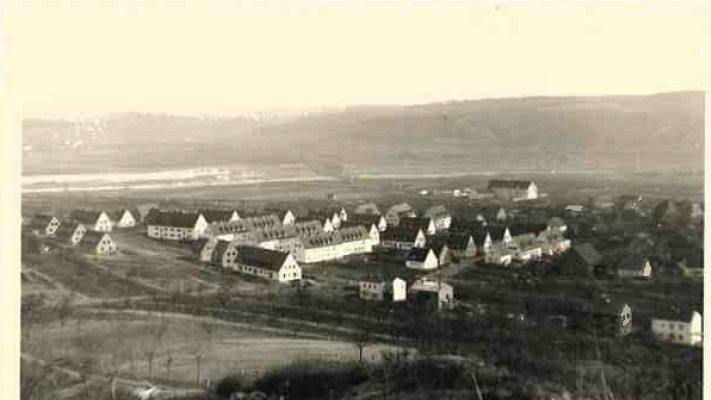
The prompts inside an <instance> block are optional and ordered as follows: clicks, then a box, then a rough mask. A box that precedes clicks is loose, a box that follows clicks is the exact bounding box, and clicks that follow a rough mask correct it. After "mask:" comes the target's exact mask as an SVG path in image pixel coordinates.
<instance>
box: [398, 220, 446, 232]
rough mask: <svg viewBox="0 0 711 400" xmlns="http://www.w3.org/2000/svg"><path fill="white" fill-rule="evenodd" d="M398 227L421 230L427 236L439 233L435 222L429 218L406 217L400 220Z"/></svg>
mask: <svg viewBox="0 0 711 400" xmlns="http://www.w3.org/2000/svg"><path fill="white" fill-rule="evenodd" d="M398 227H402V228H407V229H421V230H422V232H424V234H425V235H428V236H432V235H434V234H435V233H437V229H436V228H435V224H434V221H433V220H432V218H427V217H404V218H401V219H400V224H399V225H398Z"/></svg>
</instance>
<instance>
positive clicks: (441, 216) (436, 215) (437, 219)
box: [422, 205, 452, 231]
mask: <svg viewBox="0 0 711 400" xmlns="http://www.w3.org/2000/svg"><path fill="white" fill-rule="evenodd" d="M422 215H423V216H424V217H426V218H430V219H431V220H432V221H433V222H434V226H435V229H436V230H437V231H443V230H448V229H449V227H450V226H451V225H452V213H450V212H449V211H448V210H447V207H445V206H443V205H438V206H433V207H430V208H428V209H427V210H425V212H424V213H423V214H422Z"/></svg>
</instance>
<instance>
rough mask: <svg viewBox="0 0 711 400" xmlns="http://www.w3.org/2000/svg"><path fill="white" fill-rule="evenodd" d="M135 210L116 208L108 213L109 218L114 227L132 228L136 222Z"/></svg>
mask: <svg viewBox="0 0 711 400" xmlns="http://www.w3.org/2000/svg"><path fill="white" fill-rule="evenodd" d="M136 212H137V211H134V212H131V210H129V209H123V210H118V211H116V212H113V213H110V214H109V218H110V219H111V223H112V225H113V227H115V228H133V227H135V226H136V225H137V224H138V215H135V216H134V213H136Z"/></svg>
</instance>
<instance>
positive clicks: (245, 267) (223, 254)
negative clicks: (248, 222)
mask: <svg viewBox="0 0 711 400" xmlns="http://www.w3.org/2000/svg"><path fill="white" fill-rule="evenodd" d="M212 261H213V263H215V264H217V265H220V266H222V267H223V268H225V269H230V270H234V271H238V272H242V273H245V274H249V275H254V276H258V277H261V278H265V279H269V280H274V281H277V282H280V283H288V282H292V281H298V280H301V277H302V275H301V267H299V264H298V263H297V262H296V260H295V259H294V256H292V255H291V254H290V253H284V252H281V251H275V250H270V249H265V248H262V247H258V246H248V245H235V244H234V242H225V241H220V242H219V243H218V244H217V246H216V248H215V250H214V252H213V257H212Z"/></svg>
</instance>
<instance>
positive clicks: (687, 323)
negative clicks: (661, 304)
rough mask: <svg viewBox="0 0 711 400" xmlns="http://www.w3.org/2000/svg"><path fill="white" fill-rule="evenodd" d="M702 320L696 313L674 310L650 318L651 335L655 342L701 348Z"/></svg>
mask: <svg viewBox="0 0 711 400" xmlns="http://www.w3.org/2000/svg"><path fill="white" fill-rule="evenodd" d="M701 322H702V318H701V314H700V313H699V312H698V311H692V310H689V309H686V310H682V309H681V308H676V309H674V310H671V311H670V312H667V313H664V314H662V315H659V316H657V317H654V318H652V334H653V335H654V337H655V338H656V339H657V340H662V341H669V342H673V343H680V344H686V345H690V346H701V344H702V340H703V332H702V326H701Z"/></svg>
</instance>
